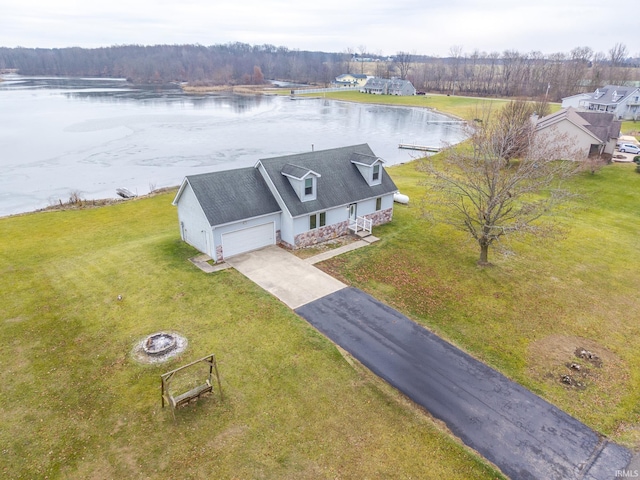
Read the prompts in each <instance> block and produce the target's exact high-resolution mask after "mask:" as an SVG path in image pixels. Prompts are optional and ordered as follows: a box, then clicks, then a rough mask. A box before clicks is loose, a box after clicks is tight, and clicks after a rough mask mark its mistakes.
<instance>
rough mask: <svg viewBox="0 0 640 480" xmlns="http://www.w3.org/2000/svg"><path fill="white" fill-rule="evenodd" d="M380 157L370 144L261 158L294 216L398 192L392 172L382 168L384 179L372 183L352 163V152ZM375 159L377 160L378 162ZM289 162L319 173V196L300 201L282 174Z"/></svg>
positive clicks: (275, 186) (267, 172)
mask: <svg viewBox="0 0 640 480" xmlns="http://www.w3.org/2000/svg"><path fill="white" fill-rule="evenodd" d="M353 154H358V155H361V156H364V157H358V158H365V157H366V158H373V159H375V160H378V157H376V156H375V155H374V153H373V152H372V151H371V148H370V147H369V145H367V144H361V145H353V146H350V147H342V148H334V149H330V150H321V151H315V152H307V153H301V154H296V155H287V156H284V157H275V158H267V159H261V160H260V162H259V163H260V164H261V165H262V166H263V168H264V171H265V173H266V175H268V176H269V179H270V180H271V182H272V183H273V186H274V188H275V189H276V190H277V191H278V193H279V195H280V197H281V198H282V201H283V202H284V203H285V206H286V208H287V210H288V211H289V212H290V213H291V215H292V216H293V217H297V216H300V215H304V214H308V213H312V212H317V211H321V210H327V209H330V208H334V207H338V206H341V205H348V204H350V203H355V202H358V201H360V200H364V199H367V198H372V197H376V196H380V195H385V194H389V193H393V192H396V191H397V190H398V189H397V187H396V186H395V184H394V183H393V180H391V178H390V177H389V175H387V174H386V172H384V169H381V170H382V171H381V176H382V179H381V182H380V184H379V185H373V186H370V185H369V184H368V183H367V181H366V180H365V179H364V178H363V176H362V175H361V174H360V172H359V170H358V167H357V166H356V165H355V164H353V163H352V162H351V159H352V155H353ZM374 162H375V161H374ZM285 165H295V166H298V167H300V168H303V169H307V170H308V171H313V172H316V173H317V174H318V177H321V178H318V180H317V188H316V190H317V192H316V199H315V200H311V201H305V202H302V201H300V198H299V197H298V195H297V194H296V192H295V190H294V188H293V187H292V186H291V184H290V182H289V181H288V180H287V178H286V177H285V176H284V175H283V174H282V170H283V167H284V166H285Z"/></svg>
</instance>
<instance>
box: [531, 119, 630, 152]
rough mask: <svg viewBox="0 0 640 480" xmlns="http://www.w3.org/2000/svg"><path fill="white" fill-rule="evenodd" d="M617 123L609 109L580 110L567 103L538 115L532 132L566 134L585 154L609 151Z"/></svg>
mask: <svg viewBox="0 0 640 480" xmlns="http://www.w3.org/2000/svg"><path fill="white" fill-rule="evenodd" d="M620 127H621V122H620V121H619V120H616V118H615V116H614V114H613V113H599V112H592V111H580V110H577V109H575V108H573V107H569V108H563V109H562V110H559V111H557V112H555V113H552V114H551V115H547V116H546V117H542V118H539V119H538V120H537V123H536V132H539V133H542V134H545V133H548V134H551V133H557V134H566V135H568V136H569V137H570V138H573V139H575V142H576V145H577V146H578V148H579V149H580V150H581V151H582V153H584V155H585V157H586V156H594V155H603V154H608V155H613V153H614V151H615V148H616V140H617V138H618V137H619V136H620Z"/></svg>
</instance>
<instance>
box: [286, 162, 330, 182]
mask: <svg viewBox="0 0 640 480" xmlns="http://www.w3.org/2000/svg"><path fill="white" fill-rule="evenodd" d="M280 173H282V175H284V176H285V177H290V178H294V179H296V180H302V179H303V178H305V177H308V176H309V175H313V176H315V177H320V174H319V173H317V172H314V171H313V170H310V169H308V168H305V167H300V166H298V165H293V164H291V163H287V164H286V165H285V166H283V167H282V170H281V171H280Z"/></svg>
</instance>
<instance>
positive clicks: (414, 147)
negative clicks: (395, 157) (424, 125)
mask: <svg viewBox="0 0 640 480" xmlns="http://www.w3.org/2000/svg"><path fill="white" fill-rule="evenodd" d="M398 148H406V149H407V150H421V151H423V152H436V153H437V152H439V151H440V150H441V148H440V147H429V146H427V145H416V144H414V143H400V144H398Z"/></svg>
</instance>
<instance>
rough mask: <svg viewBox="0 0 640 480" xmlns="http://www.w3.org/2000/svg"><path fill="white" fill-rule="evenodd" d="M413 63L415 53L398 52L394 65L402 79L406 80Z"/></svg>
mask: <svg viewBox="0 0 640 480" xmlns="http://www.w3.org/2000/svg"><path fill="white" fill-rule="evenodd" d="M412 64H413V55H411V54H410V53H409V52H398V53H396V56H395V61H394V65H395V67H396V68H397V69H398V72H399V73H400V80H406V79H407V75H408V74H409V70H410V69H411V66H412Z"/></svg>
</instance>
